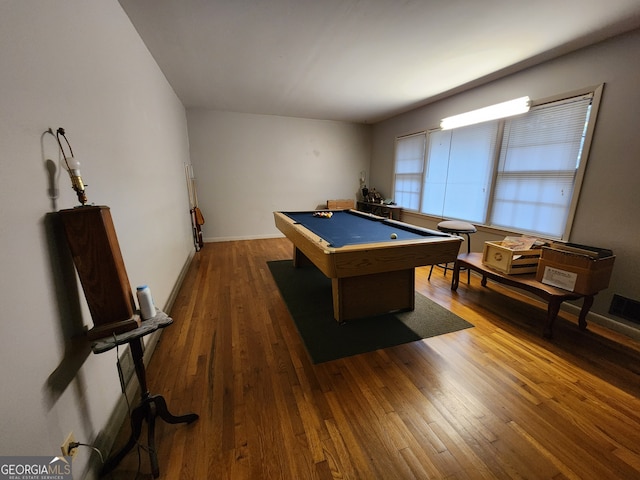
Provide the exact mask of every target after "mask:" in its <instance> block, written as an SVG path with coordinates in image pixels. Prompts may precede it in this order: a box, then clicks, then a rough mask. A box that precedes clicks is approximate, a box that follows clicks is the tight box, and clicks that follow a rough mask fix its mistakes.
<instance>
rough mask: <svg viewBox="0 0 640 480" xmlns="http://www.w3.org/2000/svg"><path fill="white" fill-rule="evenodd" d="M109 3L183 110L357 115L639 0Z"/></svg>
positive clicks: (507, 67)
mask: <svg viewBox="0 0 640 480" xmlns="http://www.w3.org/2000/svg"><path fill="white" fill-rule="evenodd" d="M119 1H120V4H121V5H122V7H123V8H124V10H125V11H126V13H127V15H128V16H129V18H130V19H131V21H132V22H133V25H134V26H135V28H136V29H137V31H138V32H139V34H140V36H141V37H142V39H143V40H144V42H145V44H146V45H147V47H148V48H149V50H150V52H151V54H152V55H153V56H154V58H155V60H156V61H157V63H158V65H159V66H160V68H161V69H162V71H163V72H164V74H165V76H166V77H167V79H168V81H169V83H170V84H171V85H172V87H173V88H174V90H175V91H176V93H177V95H178V97H179V98H180V99H181V101H182V102H183V103H184V105H185V107H187V108H198V107H199V108H207V109H216V110H225V111H234V112H243V113H258V114H269V115H283V116H292V117H304V118H314V119H326V120H339V121H348V122H358V123H374V122H377V121H380V120H382V119H385V118H388V117H391V116H393V115H395V114H398V113H401V112H403V111H407V110H410V109H412V108H415V107H416V106H419V105H424V104H426V103H429V102H431V101H434V100H436V99H438V98H442V97H443V96H446V95H448V94H451V93H453V92H456V91H461V90H463V89H465V88H469V87H471V86H475V85H479V84H481V83H482V82H484V81H488V80H491V79H495V78H498V77H500V76H502V75H506V74H509V73H512V72H515V71H517V70H520V69H523V68H526V67H528V66H531V65H534V64H536V63H539V62H542V61H545V60H548V59H550V58H553V57H556V56H559V55H562V54H564V53H567V52H570V51H572V50H575V49H577V48H580V47H583V46H586V45H589V44H592V43H595V42H598V41H601V40H603V39H605V38H608V37H611V36H614V35H617V34H619V33H623V32H625V31H629V30H632V29H635V28H639V27H640V0H536V1H532V0H119ZM505 100H506V99H505Z"/></svg>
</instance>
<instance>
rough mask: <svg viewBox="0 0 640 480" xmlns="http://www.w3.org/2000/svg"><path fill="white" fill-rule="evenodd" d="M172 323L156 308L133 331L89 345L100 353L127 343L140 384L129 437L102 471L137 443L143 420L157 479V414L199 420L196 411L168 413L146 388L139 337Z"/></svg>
mask: <svg viewBox="0 0 640 480" xmlns="http://www.w3.org/2000/svg"><path fill="white" fill-rule="evenodd" d="M172 323H173V319H172V318H171V317H169V316H168V315H167V314H166V313H164V312H161V311H160V310H158V311H157V313H156V316H155V317H153V318H150V319H148V320H144V321H143V322H142V325H141V326H140V327H138V328H136V329H135V330H130V331H128V332H125V333H120V334H115V335H114V336H113V337H107V338H103V339H100V340H96V341H94V342H93V343H92V345H91V349H92V350H93V353H96V354H99V353H104V352H107V351H109V350H111V349H113V348H115V347H116V346H117V345H124V344H125V343H128V344H129V347H130V348H131V356H132V357H133V364H134V367H135V371H136V376H137V377H138V382H139V383H140V403H139V404H138V405H137V406H136V407H135V408H134V409H133V410H132V411H131V436H130V437H129V441H128V442H127V444H126V445H125V446H124V447H122V448H121V449H120V450H119V451H118V452H117V453H115V454H114V455H112V456H111V457H109V458H108V459H107V461H106V462H105V464H104V466H103V467H102V472H101V474H105V473H109V472H110V471H112V470H113V469H114V468H115V467H116V466H117V465H118V463H120V461H121V460H122V459H123V458H124V457H125V456H126V455H127V453H129V451H130V450H131V449H132V448H133V447H134V446H135V445H136V443H137V442H138V438H139V437H140V433H141V431H142V422H143V421H145V420H146V422H147V426H148V436H149V440H148V441H149V461H150V462H151V472H152V473H153V478H158V477H159V476H160V468H159V466H158V455H157V453H156V446H155V438H154V434H155V420H156V416H159V417H160V418H161V419H162V420H164V421H165V422H167V423H171V424H176V423H191V422H195V421H196V420H197V419H198V415H197V414H195V413H188V414H186V415H180V416H175V415H173V414H171V413H170V412H169V409H168V408H167V402H166V400H165V399H164V397H162V396H161V395H151V394H150V393H149V389H148V388H147V377H146V371H145V367H144V361H143V348H142V337H144V336H145V335H149V334H150V333H153V332H155V331H156V330H159V329H161V328H165V327H168V326H169V325H171V324H172Z"/></svg>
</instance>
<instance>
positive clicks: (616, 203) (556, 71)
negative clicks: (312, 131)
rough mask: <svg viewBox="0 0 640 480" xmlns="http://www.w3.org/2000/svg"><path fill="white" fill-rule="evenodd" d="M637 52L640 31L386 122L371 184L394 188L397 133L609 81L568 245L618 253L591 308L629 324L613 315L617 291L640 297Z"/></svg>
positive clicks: (377, 132) (379, 128)
mask: <svg viewBox="0 0 640 480" xmlns="http://www.w3.org/2000/svg"><path fill="white" fill-rule="evenodd" d="M639 55H640V30H638V31H635V32H632V33H630V34H627V35H623V36H620V37H617V38H615V39H612V40H609V41H606V42H603V43H600V44H598V45H595V46H592V47H589V48H586V49H583V50H580V51H578V52H575V53H572V54H570V55H566V56H564V57H561V58H559V59H556V60H553V61H549V62H546V63H544V64H541V65H539V66H536V67H533V68H530V69H528V70H525V71H523V72H521V73H518V74H515V75H511V76H509V77H506V78H504V79H501V80H498V81H494V82H491V83H489V84H487V85H484V86H482V87H478V88H475V89H473V90H470V91H467V92H465V93H461V94H458V95H455V96H452V97H450V98H447V99H445V100H442V101H439V102H437V103H434V104H432V105H427V106H425V107H422V108H418V109H415V110H413V111H411V112H407V113H405V114H402V115H399V116H397V117H394V118H392V119H389V120H387V121H384V122H381V123H379V124H377V125H375V126H374V131H373V153H372V166H371V170H372V178H373V183H375V184H378V185H381V186H383V188H386V189H389V191H391V188H392V178H393V155H394V152H393V148H394V138H395V137H396V136H397V135H400V134H405V133H410V132H414V131H419V130H422V129H427V128H435V127H437V126H438V124H439V121H440V119H441V118H443V117H445V116H448V115H453V114H456V113H462V112H465V111H468V110H472V109H475V108H479V107H483V106H486V105H491V104H493V103H497V102H500V101H504V100H509V99H511V98H516V97H520V96H523V95H529V96H530V97H531V98H533V99H540V98H545V97H548V96H552V95H556V94H560V93H564V92H570V91H572V90H576V89H579V88H583V87H586V86H591V85H597V84H601V83H604V84H605V88H604V94H603V97H602V102H601V104H600V113H599V115H598V120H597V124H596V129H595V136H594V138H593V142H592V146H591V154H590V157H589V160H588V164H587V171H586V175H585V178H584V183H583V187H582V192H581V196H580V201H579V206H578V210H577V212H576V217H575V220H574V224H573V231H572V232H571V238H570V240H571V241H573V242H577V243H582V244H587V245H595V246H601V247H606V248H611V249H613V251H614V253H615V254H616V256H617V258H616V264H615V268H614V271H613V276H612V279H611V284H610V286H609V288H608V289H607V290H605V291H603V292H600V293H599V294H598V295H597V296H596V301H595V303H594V306H593V308H592V311H593V312H597V313H598V314H600V315H602V316H604V317H609V318H610V319H613V320H615V321H616V322H620V323H625V324H626V325H627V326H629V324H627V323H626V322H622V321H621V320H620V319H618V318H617V317H613V316H611V315H609V314H608V313H607V312H608V309H609V304H610V302H611V298H612V296H613V294H614V293H618V294H620V295H623V296H626V297H630V298H633V299H636V300H640V284H639V282H638V271H640V246H639V244H638V238H640V210H638V206H639V205H640V195H639V194H638V192H639V191H640V190H639V189H638V172H639V169H638V160H639V159H640V135H638V120H639V117H638V106H639V105H640V88H639V86H638V79H639V78H640V62H638V58H640V57H639ZM414 220H415V219H414ZM435 223H436V221H433V222H431V224H430V223H429V222H427V223H426V225H427V226H434V225H435ZM497 238H499V237H497V236H495V235H493V236H492V235H490V234H489V233H487V232H480V233H479V234H476V235H474V238H473V240H472V244H473V249H474V250H475V251H481V250H482V244H483V242H484V240H495V239H497ZM630 326H631V327H633V328H637V327H636V326H635V325H630Z"/></svg>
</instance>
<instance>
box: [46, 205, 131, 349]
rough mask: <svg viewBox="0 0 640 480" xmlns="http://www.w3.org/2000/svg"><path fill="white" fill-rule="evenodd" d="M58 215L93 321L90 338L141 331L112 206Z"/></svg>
mask: <svg viewBox="0 0 640 480" xmlns="http://www.w3.org/2000/svg"><path fill="white" fill-rule="evenodd" d="M58 213H59V214H60V218H61V221H62V224H63V226H64V230H65V233H66V237H67V240H68V242H69V247H70V250H71V255H72V257H73V262H74V264H75V266H76V270H77V271H78V276H79V277H80V282H81V283H82V289H83V290H84V294H85V297H86V299H87V304H88V306H89V311H90V312H91V317H92V319H93V324H94V327H93V328H92V329H91V330H89V332H88V336H89V338H90V339H96V338H101V337H106V336H110V335H112V334H113V333H122V332H126V331H129V330H133V329H134V328H137V327H138V326H139V317H138V315H136V314H135V313H136V304H135V301H134V298H133V293H132V291H131V285H130V284H129V278H128V277H127V271H126V269H125V265H124V261H123V259H122V253H121V252H120V245H119V244H118V238H117V236H116V231H115V228H114V226H113V220H112V218H111V211H110V209H109V207H105V206H82V207H77V208H73V209H68V210H61V211H60V212H58Z"/></svg>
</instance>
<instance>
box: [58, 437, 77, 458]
mask: <svg viewBox="0 0 640 480" xmlns="http://www.w3.org/2000/svg"><path fill="white" fill-rule="evenodd" d="M75 443H76V439H75V437H74V436H73V432H69V435H67V438H65V439H64V442H63V443H62V445H60V451H62V456H63V457H75V456H76V453H78V446H77V445H73V444H75ZM72 445H73V446H72Z"/></svg>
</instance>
